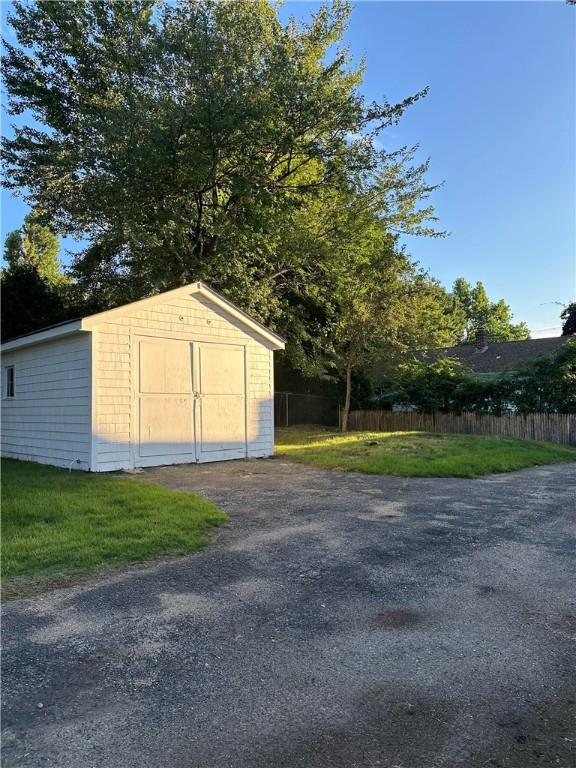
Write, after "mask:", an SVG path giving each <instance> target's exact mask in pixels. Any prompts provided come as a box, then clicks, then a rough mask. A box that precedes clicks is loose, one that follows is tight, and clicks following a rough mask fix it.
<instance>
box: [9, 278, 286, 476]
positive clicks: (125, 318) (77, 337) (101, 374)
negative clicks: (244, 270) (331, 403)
mask: <svg viewBox="0 0 576 768" xmlns="http://www.w3.org/2000/svg"><path fill="white" fill-rule="evenodd" d="M283 348H284V341H283V340H282V339H281V338H280V337H279V336H277V335H276V334H274V333H272V332H271V331H269V330H268V329H267V328H265V327H264V326H263V325H261V324H260V323H258V322H257V321H256V320H254V319H252V318H251V317H249V316H248V315H247V314H245V313H244V312H242V310H240V309H238V307H236V306H234V304H231V303H230V302H229V301H227V300H226V299H224V298H223V297H222V296H220V295H219V294H218V293H216V292H215V291H213V290H212V289H211V288H208V286H206V285H204V284H202V283H192V284H191V285H187V286H184V287H182V288H177V289H175V290H173V291H167V292H166V293H162V294H159V295H157V296H152V297H150V298H148V299H143V300H142V301H136V302H134V303H132V304H127V305H125V306H123V307H118V308H116V309H111V310H108V311H106V312H100V313H99V314H96V315H91V316H89V317H85V318H82V319H81V320H74V321H71V322H68V323H62V324H60V325H57V326H53V327H51V328H47V329H45V330H42V331H37V332H36V333H31V334H28V335H27V336H21V337H20V338H17V339H13V340H11V341H8V342H6V343H5V344H3V345H2V455H3V456H8V457H11V458H15V459H23V460H26V461H36V462H40V463H43V464H54V465H56V466H59V467H74V468H78V469H84V470H91V471H93V472H106V471H110V470H117V469H129V468H133V467H152V466H158V465H162V464H181V463H197V462H205V461H221V460H223V459H239V458H246V457H262V456H270V455H272V453H273V452H274V383H273V372H274V366H273V353H274V350H276V349H283Z"/></svg>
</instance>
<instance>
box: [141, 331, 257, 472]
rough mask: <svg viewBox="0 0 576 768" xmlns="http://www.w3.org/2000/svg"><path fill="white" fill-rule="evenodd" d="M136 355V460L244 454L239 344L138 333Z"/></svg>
mask: <svg viewBox="0 0 576 768" xmlns="http://www.w3.org/2000/svg"><path fill="white" fill-rule="evenodd" d="M136 357H137V360H136V372H137V376H136V378H137V386H136V392H135V395H136V399H137V403H136V419H137V441H136V442H137V444H136V445H135V449H136V450H135V456H134V463H135V465H136V466H143V467H146V466H148V467H150V466H157V465H160V464H180V463H189V462H202V461H220V460H223V459H236V458H243V457H245V456H246V355H245V348H244V347H243V346H241V345H235V344H220V343H212V342H189V341H181V340H179V339H164V338H162V339H160V338H152V337H150V338H148V337H139V338H138V339H137V340H136Z"/></svg>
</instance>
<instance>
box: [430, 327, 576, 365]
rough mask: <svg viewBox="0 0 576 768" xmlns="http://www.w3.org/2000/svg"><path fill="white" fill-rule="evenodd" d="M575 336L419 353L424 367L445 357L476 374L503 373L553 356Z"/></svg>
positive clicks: (473, 345)
mask: <svg viewBox="0 0 576 768" xmlns="http://www.w3.org/2000/svg"><path fill="white" fill-rule="evenodd" d="M571 338H574V337H573V336H554V337H552V338H548V339H526V340H525V341H499V342H494V343H490V342H489V343H487V344H486V345H485V346H483V347H479V346H476V345H475V344H459V345H458V346H456V347H447V348H445V349H428V350H423V351H422V352H417V353H416V357H417V358H418V359H419V360H421V361H422V362H423V363H432V362H434V361H436V360H439V359H440V358H442V357H450V358H452V359H454V360H458V361H459V362H461V363H463V364H464V365H467V366H468V367H469V368H471V369H472V370H473V371H475V372H476V373H501V372H502V371H505V370H506V369H508V368H510V367H511V366H514V365H518V364H519V363H525V362H528V361H529V360H534V359H536V358H538V357H543V356H544V355H550V354H552V353H553V352H556V350H558V349H560V347H561V346H562V345H563V344H565V343H566V342H567V341H569V340H570V339H571Z"/></svg>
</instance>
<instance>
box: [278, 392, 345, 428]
mask: <svg viewBox="0 0 576 768" xmlns="http://www.w3.org/2000/svg"><path fill="white" fill-rule="evenodd" d="M274 424H275V426H277V427H292V426H295V425H296V424H323V425H324V426H326V427H337V426H338V425H339V424H340V406H339V404H338V400H336V399H335V398H331V397H325V396H324V395H300V394H297V393H294V392H276V393H275V394H274Z"/></svg>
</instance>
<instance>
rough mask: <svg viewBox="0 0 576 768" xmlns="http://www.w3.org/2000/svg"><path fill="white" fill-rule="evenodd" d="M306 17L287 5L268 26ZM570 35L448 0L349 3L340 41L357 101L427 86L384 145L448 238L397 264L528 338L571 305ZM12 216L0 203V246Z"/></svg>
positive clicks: (515, 8) (554, 13)
mask: <svg viewBox="0 0 576 768" xmlns="http://www.w3.org/2000/svg"><path fill="white" fill-rule="evenodd" d="M8 7H9V6H8V4H7V3H5V2H4V3H2V16H3V17H4V16H5V13H6V11H7V9H8ZM317 7H318V4H317V3H308V2H288V3H286V4H285V5H284V7H283V8H282V10H281V15H282V17H283V18H287V17H288V16H289V15H291V14H294V15H295V16H297V17H305V16H306V15H308V14H309V13H310V11H311V10H313V9H315V8H317ZM3 27H4V25H3ZM575 32H576V8H574V7H571V6H567V5H565V4H564V3H563V2H466V1H465V0H462V1H460V2H433V1H428V2H359V3H357V4H356V5H355V7H354V10H353V12H352V17H351V22H350V28H349V31H348V33H347V36H346V42H347V44H348V45H349V47H350V50H351V53H352V55H353V57H354V58H355V59H359V58H360V57H361V56H364V58H365V61H366V75H365V80H364V86H363V92H364V94H365V95H366V97H367V98H368V99H369V100H372V99H381V98H382V96H386V97H387V98H388V100H389V101H395V100H400V99H402V98H404V97H406V96H407V95H410V94H412V93H415V92H416V91H418V90H420V89H421V88H423V87H424V86H426V85H429V86H430V94H429V95H428V97H427V98H426V99H424V100H422V101H421V102H419V103H418V104H416V105H415V106H413V107H412V108H411V109H410V110H409V112H407V113H406V115H405V117H404V118H403V119H402V121H401V123H400V124H399V125H398V126H397V127H394V128H393V129H390V130H389V131H388V132H387V133H386V134H385V135H384V143H385V145H386V146H387V148H390V149H394V148H397V147H399V146H402V145H412V144H416V143H418V144H419V145H420V156H421V158H422V159H423V158H425V157H430V158H431V167H430V174H429V179H430V180H431V181H433V182H439V181H444V182H445V184H444V186H443V187H442V189H440V190H438V191H437V192H436V193H435V195H434V200H433V202H434V204H435V205H436V209H437V213H438V215H439V216H440V222H439V223H440V226H441V228H443V229H447V230H449V231H450V232H451V235H450V237H449V238H447V239H444V240H425V239H421V238H407V239H406V245H407V248H408V251H409V252H410V253H411V254H412V256H413V257H414V258H415V259H417V260H418V261H419V262H420V264H421V265H422V266H423V267H425V268H426V269H428V270H429V271H430V272H431V273H432V274H434V275H436V276H437V277H438V278H439V279H440V280H442V282H444V283H445V284H446V285H450V284H451V283H452V281H453V280H454V279H455V278H456V277H458V276H461V275H462V276H464V277H465V278H466V279H468V280H470V281H471V282H475V281H476V280H482V282H484V284H485V285H486V288H487V290H488V293H489V295H490V296H491V297H492V298H495V299H497V298H504V299H506V301H507V302H508V303H509V304H510V305H511V306H512V309H513V311H514V315H515V318H516V319H517V320H525V321H526V322H527V323H528V325H529V327H530V328H531V329H532V330H533V331H534V334H533V335H535V336H538V335H540V336H552V335H556V334H557V333H559V331H560V321H559V319H558V315H559V312H560V307H558V306H556V305H554V304H552V303H550V302H568V301H571V300H574V299H575V298H576V264H575V243H576V193H575V175H576V156H575V141H576V126H575V112H576V110H575V90H576V89H575V80H576V74H575V73H576V66H575V45H574V43H575ZM4 129H5V130H8V127H7V124H6V121H4ZM25 212H26V206H25V205H24V204H23V203H22V201H19V200H15V199H14V198H12V197H11V196H10V195H8V194H7V193H6V192H4V191H3V196H2V235H3V236H4V235H5V233H6V232H7V231H9V230H11V229H14V228H15V227H18V226H20V224H21V222H22V219H23V217H24V214H25Z"/></svg>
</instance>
